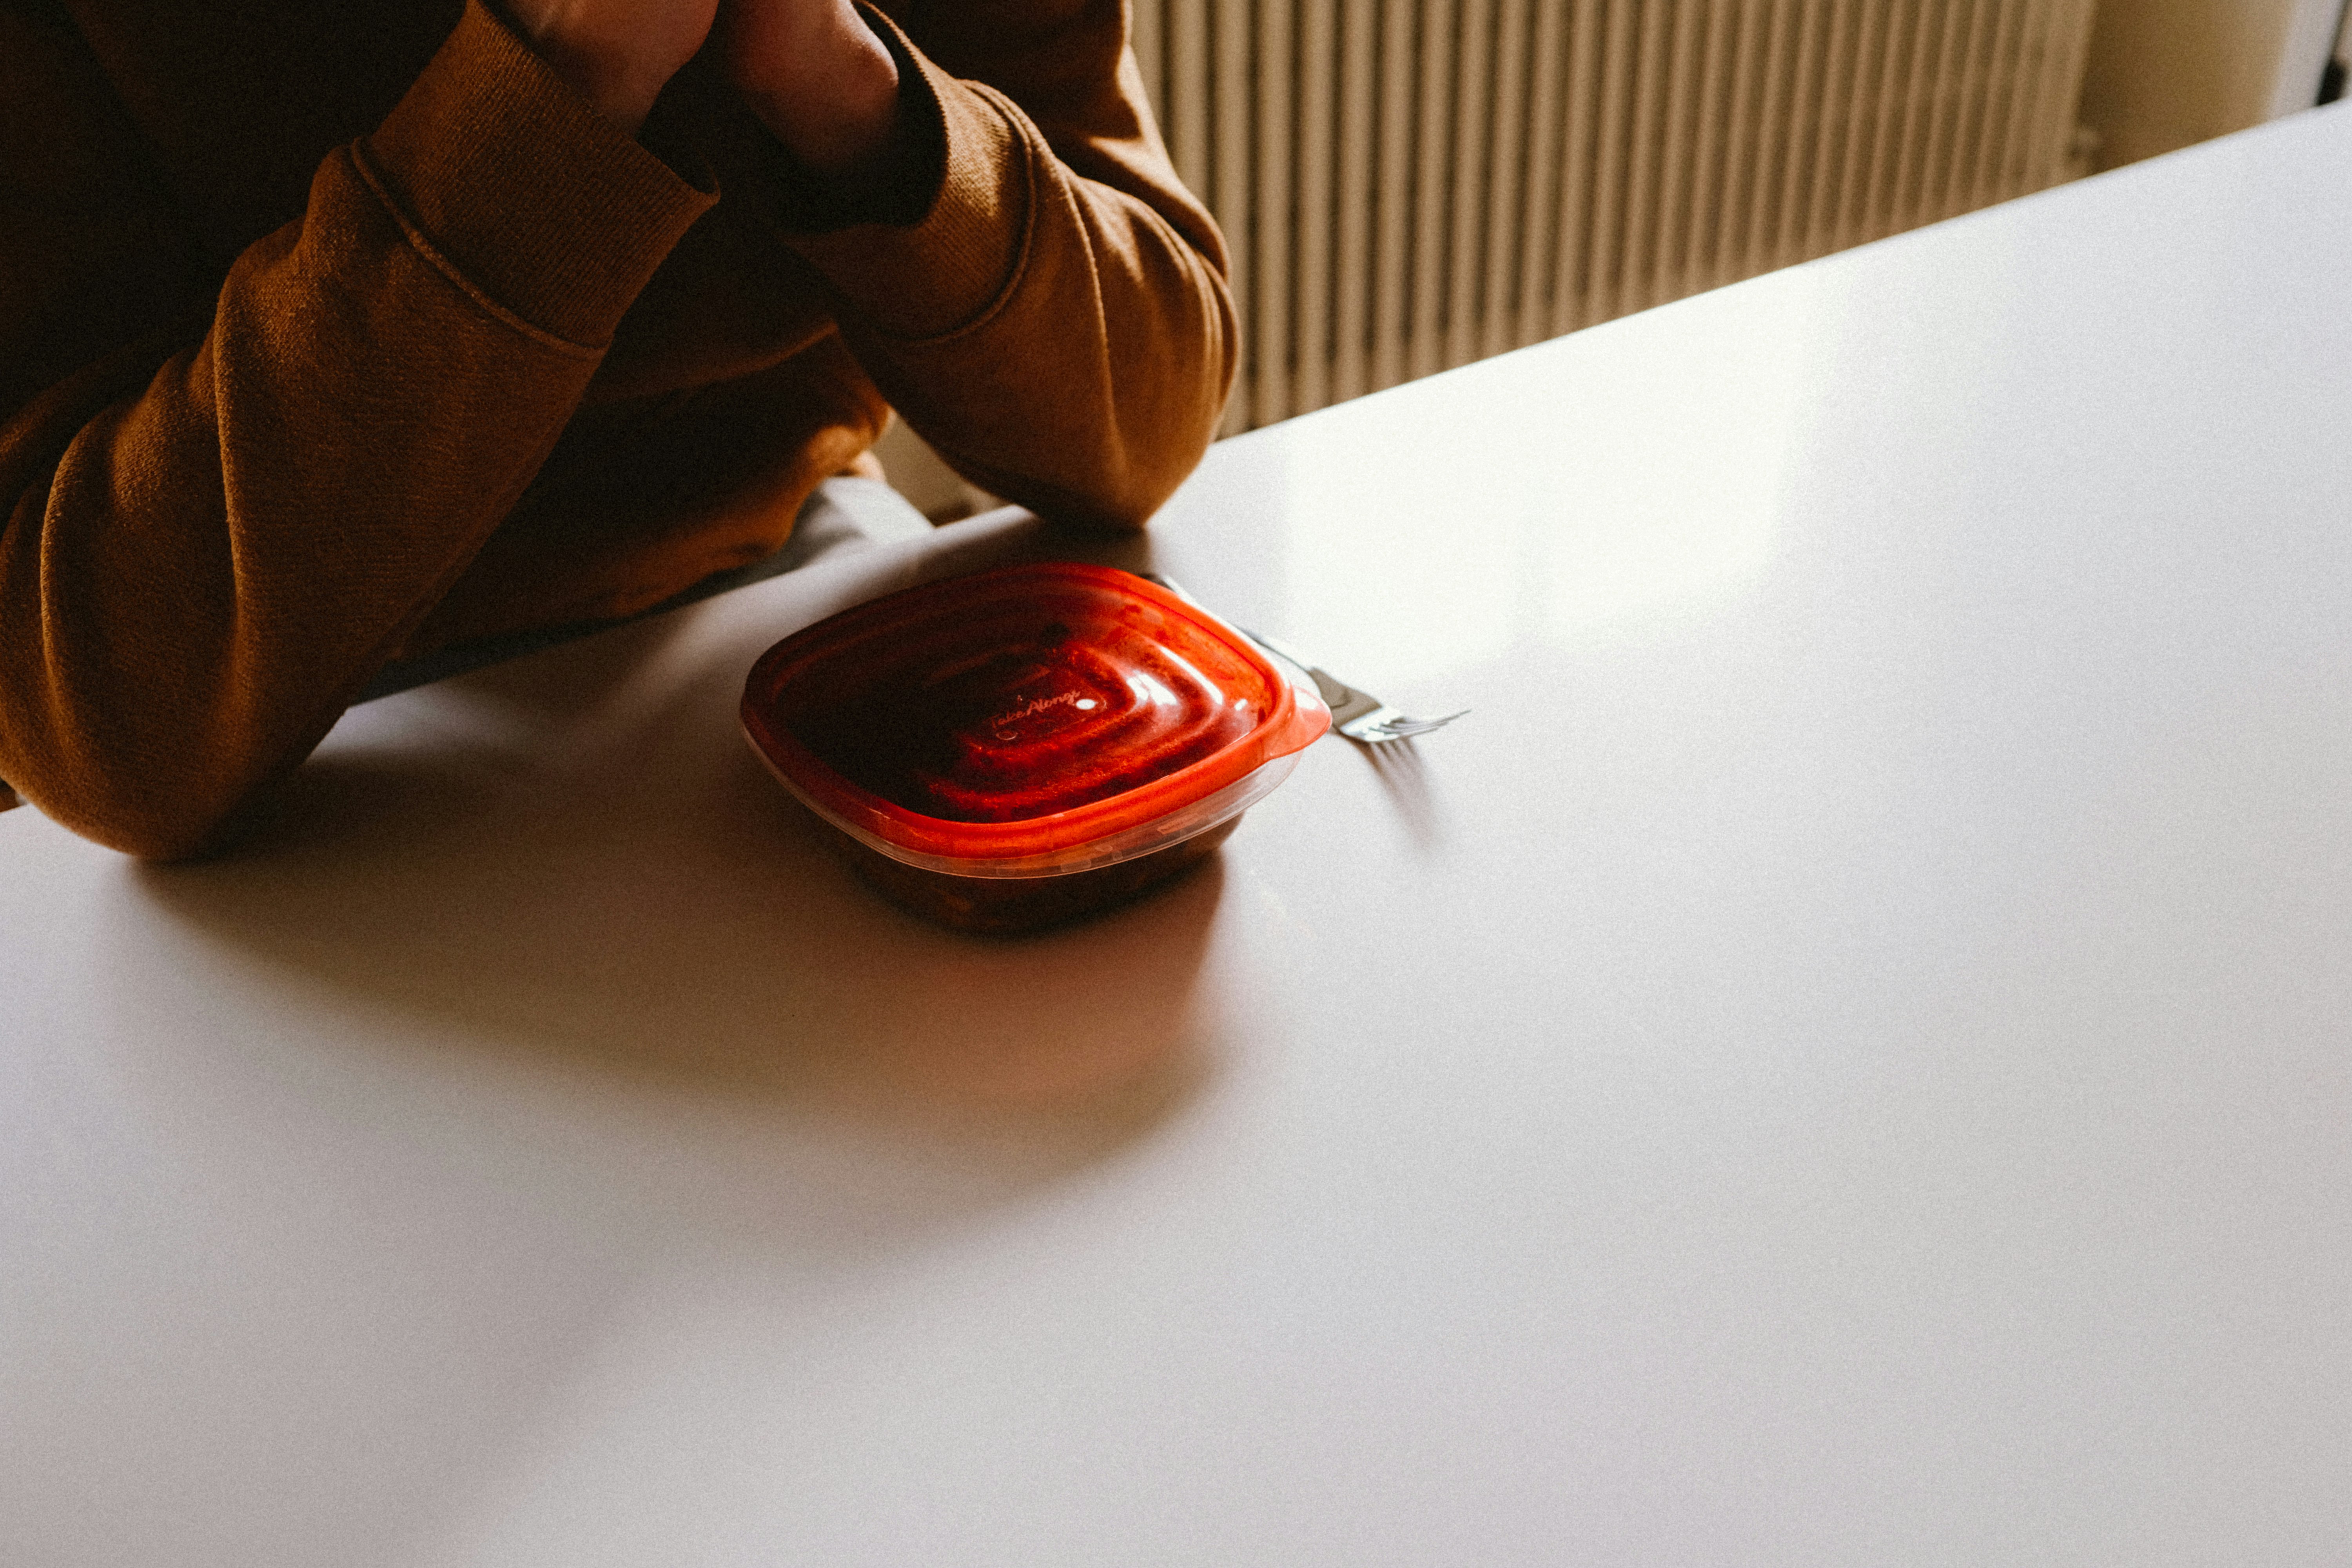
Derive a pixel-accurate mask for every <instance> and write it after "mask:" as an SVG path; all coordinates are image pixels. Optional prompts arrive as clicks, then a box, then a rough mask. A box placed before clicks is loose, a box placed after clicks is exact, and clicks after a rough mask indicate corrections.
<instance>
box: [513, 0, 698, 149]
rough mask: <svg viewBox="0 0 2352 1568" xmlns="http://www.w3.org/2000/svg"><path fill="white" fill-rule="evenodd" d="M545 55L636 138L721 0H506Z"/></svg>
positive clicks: (518, 22) (518, 26)
mask: <svg viewBox="0 0 2352 1568" xmlns="http://www.w3.org/2000/svg"><path fill="white" fill-rule="evenodd" d="M501 4H502V5H504V8H505V11H506V15H507V18H508V20H509V21H510V22H512V23H513V24H514V26H515V30H516V31H518V32H520V34H521V35H522V36H523V37H524V39H525V40H526V41H528V42H529V43H530V47H531V48H532V50H533V51H534V52H536V53H537V54H538V55H539V57H540V58H541V59H543V60H545V61H546V62H547V63H548V65H549V67H550V68H551V69H553V70H554V72H555V73H556V74H557V75H558V76H560V77H562V78H563V79H564V80H565V81H567V82H569V83H571V84H572V87H573V88H574V89H577V90H578V91H579V93H580V95H581V96H582V97H583V98H585V99H586V100H588V101H589V102H590V103H592V104H593V105H595V107H596V112H597V113H599V114H601V115H603V116H604V118H605V119H607V120H609V121H612V122H613V123H614V124H615V125H617V126H619V127H620V128H621V129H622V130H623V131H624V132H627V133H628V134H629V135H631V136H635V134H636V133H637V131H638V128H639V127H641V126H643V125H644V124H645V122H646V115H647V114H648V113H649V112H651V111H652V110H653V106H654V100H655V99H656V97H658V96H660V93H661V89H663V87H665V86H666V85H667V83H668V81H669V79H670V78H671V77H673V76H675V75H677V69H678V68H679V67H680V66H682V65H684V64H686V62H687V61H688V60H689V59H691V58H694V52H695V51H696V50H697V49H699V48H700V47H702V41H703V39H705V38H706V37H709V34H710V24H711V21H712V18H713V17H714V16H717V14H718V10H719V0H501Z"/></svg>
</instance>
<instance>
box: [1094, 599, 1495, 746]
mask: <svg viewBox="0 0 2352 1568" xmlns="http://www.w3.org/2000/svg"><path fill="white" fill-rule="evenodd" d="M1140 575H1141V576H1143V577H1146V578H1148V579H1150V581H1152V582H1154V583H1157V584H1160V586H1161V587H1163V588H1165V589H1167V590H1168V591H1169V592H1170V593H1171V594H1173V595H1176V596H1177V597H1178V598H1180V599H1181V600H1183V601H1184V602H1185V603H1186V604H1188V605H1192V606H1194V607H1195V608H1198V609H1202V610H1207V611H1208V613H1209V614H1211V615H1215V614H1216V612H1215V611H1214V610H1209V607H1208V606H1207V605H1203V604H1202V603H1201V601H1200V600H1198V599H1196V598H1194V597H1192V595H1190V594H1188V593H1186V592H1185V591H1184V590H1183V589H1182V588H1181V587H1179V586H1177V584H1175V583H1173V582H1171V580H1169V579H1168V578H1166V577H1163V576H1161V575H1160V574H1158V573H1157V572H1145V573H1142V574H1140ZM1225 624H1226V625H1228V626H1233V623H1232V622H1230V621H1228V622H1226V623H1225ZM1234 630H1235V631H1237V632H1239V633H1241V634H1242V636H1244V637H1247V638H1249V640H1250V641H1252V642H1254V643H1255V644H1257V646H1258V647H1262V648H1264V649H1265V650H1266V651H1267V652H1268V653H1271V654H1273V655H1275V656H1276V658H1284V659H1287V660H1289V661H1290V662H1291V663H1292V664H1295V665H1297V667H1298V668H1301V669H1303V670H1305V671H1306V672H1307V679H1309V680H1312V681H1313V682H1314V683H1315V689H1316V690H1317V691H1318V692H1320V693H1322V696H1323V705H1324V706H1325V707H1327V708H1328V709H1330V710H1331V727H1332V728H1333V729H1335V730H1337V731H1339V733H1341V734H1342V735H1345V736H1347V737H1348V739H1349V740H1350V741H1353V742H1356V743H1357V744H1359V745H1364V746H1379V745H1385V744H1387V743H1388V742H1391V741H1409V740H1411V739H1412V738H1413V737H1414V736H1415V735H1426V734H1428V733H1429V732H1430V731H1432V730H1439V729H1443V728H1444V727H1445V726H1446V725H1448V724H1451V723H1453V722H1454V721H1455V720H1456V719H1459V718H1461V717H1462V715H1463V714H1464V713H1467V712H1469V711H1470V710H1468V709H1467V708H1465V709H1463V710H1461V712H1456V713H1448V714H1446V715H1445V716H1444V718H1442V719H1413V718H1408V717H1407V716H1406V715H1404V714H1402V713H1400V712H1398V711H1397V710H1395V709H1393V708H1391V707H1390V706H1389V705H1388V704H1387V703H1385V702H1383V701H1381V700H1380V699H1379V698H1377V697H1375V696H1373V695H1372V694H1371V693H1370V692H1369V691H1361V690H1359V689H1356V688H1355V687H1352V686H1350V685H1349V684H1348V683H1347V682H1346V681H1344V680H1342V679H1339V677H1338V676H1336V675H1334V674H1332V673H1331V672H1330V671H1329V670H1328V669H1324V668H1321V667H1319V666H1318V665H1317V664H1315V663H1314V662H1313V661H1312V660H1310V659H1308V658H1307V656H1306V655H1305V654H1302V653H1299V652H1297V650H1295V649H1293V648H1289V647H1284V646H1283V645H1282V644H1281V643H1278V642H1276V641H1275V640H1274V639H1273V638H1272V637H1261V636H1260V635H1259V634H1257V633H1256V632H1254V631H1252V630H1250V629H1249V628H1248V627H1247V626H1234Z"/></svg>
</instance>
